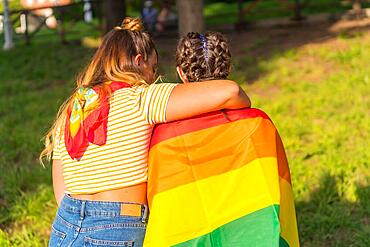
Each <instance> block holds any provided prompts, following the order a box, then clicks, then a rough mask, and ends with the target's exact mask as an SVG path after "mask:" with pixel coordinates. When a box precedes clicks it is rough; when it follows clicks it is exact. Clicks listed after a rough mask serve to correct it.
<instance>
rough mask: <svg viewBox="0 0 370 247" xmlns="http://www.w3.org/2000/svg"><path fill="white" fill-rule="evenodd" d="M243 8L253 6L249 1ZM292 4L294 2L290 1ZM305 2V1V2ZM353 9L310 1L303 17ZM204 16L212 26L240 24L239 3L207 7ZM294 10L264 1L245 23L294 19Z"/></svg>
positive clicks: (336, 1) (336, 2)
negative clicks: (280, 18) (272, 19)
mask: <svg viewBox="0 0 370 247" xmlns="http://www.w3.org/2000/svg"><path fill="white" fill-rule="evenodd" d="M245 2H246V3H245V4H244V5H243V6H247V5H249V4H251V3H250V2H248V1H245ZM288 2H289V3H290V4H292V3H294V1H288ZM303 2H304V1H303ZM363 6H364V7H369V6H370V4H368V3H367V4H366V3H364V4H363ZM348 9H351V5H350V4H342V3H341V1H339V0H320V1H312V0H310V1H309V4H308V5H307V6H306V7H305V8H303V10H302V14H303V16H308V15H310V14H318V13H331V14H336V13H340V12H343V11H345V10H348ZM204 15H205V18H206V23H207V24H208V25H210V26H212V25H219V24H225V23H236V22H238V5H237V3H235V1H234V3H226V2H217V3H211V4H208V5H206V6H205V9H204ZM292 16H293V10H292V9H289V8H287V6H286V5H284V4H281V3H279V1H276V0H264V1H261V2H260V3H258V4H257V5H256V6H255V7H254V8H253V9H252V10H251V11H250V12H249V13H247V14H246V15H245V16H244V18H245V20H244V21H247V22H253V21H257V20H264V19H270V18H278V17H292Z"/></svg>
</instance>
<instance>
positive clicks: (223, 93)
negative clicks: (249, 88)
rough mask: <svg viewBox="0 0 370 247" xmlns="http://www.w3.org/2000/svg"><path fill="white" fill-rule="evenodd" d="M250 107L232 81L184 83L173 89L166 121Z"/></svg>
mask: <svg viewBox="0 0 370 247" xmlns="http://www.w3.org/2000/svg"><path fill="white" fill-rule="evenodd" d="M250 106H251V102H250V99H249V97H248V96H247V95H246V93H245V92H244V91H243V89H241V88H240V86H239V85H238V84H237V83H236V82H234V81H231V80H212V81H203V82H196V83H184V84H180V85H178V86H176V87H175V88H174V89H173V91H172V94H171V96H170V98H169V102H168V106H167V111H166V119H167V121H174V120H178V119H183V118H187V117H192V116H196V115H199V114H202V113H206V112H211V111H216V110H221V109H239V108H244V107H250Z"/></svg>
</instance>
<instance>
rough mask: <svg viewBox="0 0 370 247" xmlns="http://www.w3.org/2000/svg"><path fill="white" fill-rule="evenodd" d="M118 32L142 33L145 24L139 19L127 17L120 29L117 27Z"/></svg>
mask: <svg viewBox="0 0 370 247" xmlns="http://www.w3.org/2000/svg"><path fill="white" fill-rule="evenodd" d="M114 29H116V30H129V31H142V30H144V26H143V23H142V22H141V20H140V19H138V18H132V17H126V18H125V19H123V21H122V24H121V26H120V27H115V28H114Z"/></svg>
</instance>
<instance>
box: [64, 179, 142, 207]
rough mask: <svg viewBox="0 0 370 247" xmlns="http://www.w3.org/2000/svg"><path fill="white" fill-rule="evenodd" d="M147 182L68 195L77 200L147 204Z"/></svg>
mask: <svg viewBox="0 0 370 247" xmlns="http://www.w3.org/2000/svg"><path fill="white" fill-rule="evenodd" d="M146 187H147V183H141V184H137V185H134V186H130V187H125V188H121V189H117V190H108V191H103V192H98V193H95V194H83V195H82V194H81V195H72V194H71V195H70V196H71V197H73V198H76V199H79V200H88V201H108V202H131V203H140V204H147V199H146Z"/></svg>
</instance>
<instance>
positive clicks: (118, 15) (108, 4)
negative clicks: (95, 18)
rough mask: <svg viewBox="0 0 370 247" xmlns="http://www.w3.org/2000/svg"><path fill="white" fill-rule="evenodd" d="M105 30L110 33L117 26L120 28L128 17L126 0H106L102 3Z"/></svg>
mask: <svg viewBox="0 0 370 247" xmlns="http://www.w3.org/2000/svg"><path fill="white" fill-rule="evenodd" d="M102 4H103V6H102V10H103V29H104V31H105V32H109V31H110V30H111V29H112V28H114V27H115V26H119V25H120V24H121V22H122V20H123V19H124V18H125V17H126V1H125V0H104V1H102Z"/></svg>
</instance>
